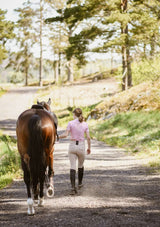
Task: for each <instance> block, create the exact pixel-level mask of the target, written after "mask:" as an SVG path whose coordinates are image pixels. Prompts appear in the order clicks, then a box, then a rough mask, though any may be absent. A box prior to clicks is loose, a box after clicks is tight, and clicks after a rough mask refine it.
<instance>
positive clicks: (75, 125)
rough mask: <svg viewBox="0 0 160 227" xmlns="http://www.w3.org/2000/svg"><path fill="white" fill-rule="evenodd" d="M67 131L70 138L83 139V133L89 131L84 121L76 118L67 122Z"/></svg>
mask: <svg viewBox="0 0 160 227" xmlns="http://www.w3.org/2000/svg"><path fill="white" fill-rule="evenodd" d="M67 131H69V132H70V134H71V140H77V141H84V140H85V138H84V133H87V132H89V129H88V125H87V123H86V122H84V121H83V122H79V120H78V119H77V118H76V119H75V120H73V121H70V122H69V123H68V126H67Z"/></svg>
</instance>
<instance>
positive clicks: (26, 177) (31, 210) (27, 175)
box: [21, 159, 35, 215]
mask: <svg viewBox="0 0 160 227" xmlns="http://www.w3.org/2000/svg"><path fill="white" fill-rule="evenodd" d="M21 162H22V169H23V173H24V182H25V184H26V187H27V195H28V199H27V204H28V211H27V213H28V215H34V214H35V210H34V207H33V200H32V198H31V189H30V184H31V183H30V172H29V169H28V167H27V164H26V163H25V162H24V160H23V159H22V160H21Z"/></svg>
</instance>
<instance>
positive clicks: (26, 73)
mask: <svg viewBox="0 0 160 227" xmlns="http://www.w3.org/2000/svg"><path fill="white" fill-rule="evenodd" d="M25 86H28V67H26V70H25Z"/></svg>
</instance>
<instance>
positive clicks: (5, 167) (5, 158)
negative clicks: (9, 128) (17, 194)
mask: <svg viewBox="0 0 160 227" xmlns="http://www.w3.org/2000/svg"><path fill="white" fill-rule="evenodd" d="M19 171H20V157H19V154H18V151H17V146H16V140H15V139H14V138H13V137H10V136H6V135H2V134H1V135H0V188H3V187H5V186H6V185H7V184H8V183H10V182H11V181H12V180H13V178H14V177H15V176H16V175H17V174H18V175H19Z"/></svg>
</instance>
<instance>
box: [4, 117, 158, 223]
mask: <svg viewBox="0 0 160 227" xmlns="http://www.w3.org/2000/svg"><path fill="white" fill-rule="evenodd" d="M9 117H10V116H9ZM4 119H8V117H7V118H4ZM11 119H13V118H12V117H11ZM59 133H60V132H59ZM68 144H69V141H68V140H62V141H61V142H60V143H56V144H55V153H54V170H55V177H54V182H55V196H54V198H52V199H49V198H46V196H45V206H44V207H43V208H42V207H41V208H40V207H35V210H36V214H35V215H34V216H33V217H30V216H27V204H26V199H27V198H26V187H25V185H24V182H23V180H15V181H14V182H13V184H11V185H10V186H8V187H7V188H5V189H3V190H1V191H0V226H7V227H8V226H10V227H12V226H16V227H21V226H23V227H27V226H31V227H39V226H47V227H48V226H49V227H50V226H53V227H54V226H55V227H66V226H70V227H72V226H74V227H83V226H84V227H86V226H87V227H91V226H92V227H110V226H111V227H112V226H113V227H118V226H120V227H121V226H122V227H124V226H128V227H132V226H133V227H135V226H136V227H141V226H145V227H146V226H148V227H159V226H160V196H159V195H160V175H158V174H157V175H156V174H151V173H150V172H149V171H148V169H147V168H145V167H143V166H142V164H144V160H136V159H135V158H134V157H133V156H129V155H127V154H126V153H125V152H124V151H123V150H121V149H118V148H114V147H110V146H107V145H105V144H104V143H102V142H98V141H92V154H91V155H89V156H87V159H86V161H85V176H84V188H83V189H82V190H81V191H79V193H78V195H76V196H70V195H69V186H70V184H69V161H68V156H67V147H68Z"/></svg>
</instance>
